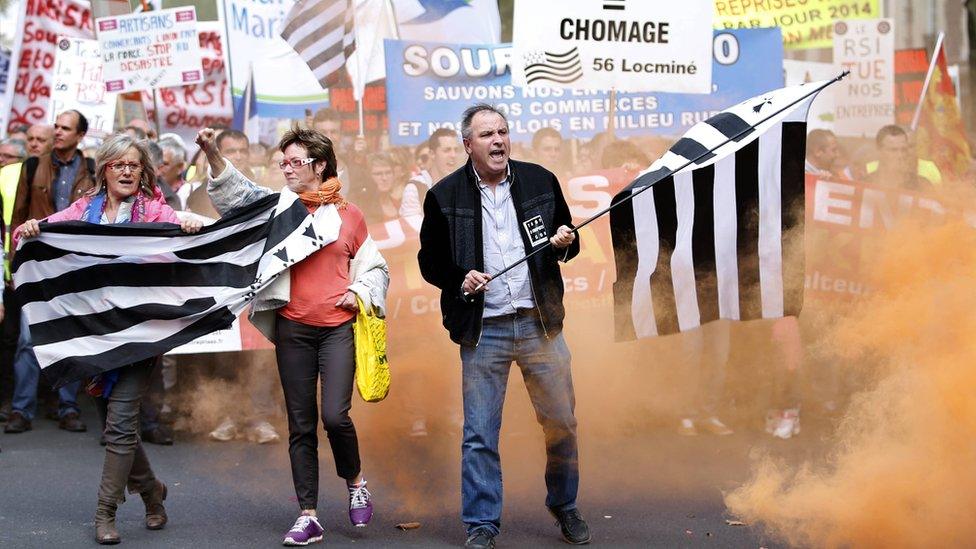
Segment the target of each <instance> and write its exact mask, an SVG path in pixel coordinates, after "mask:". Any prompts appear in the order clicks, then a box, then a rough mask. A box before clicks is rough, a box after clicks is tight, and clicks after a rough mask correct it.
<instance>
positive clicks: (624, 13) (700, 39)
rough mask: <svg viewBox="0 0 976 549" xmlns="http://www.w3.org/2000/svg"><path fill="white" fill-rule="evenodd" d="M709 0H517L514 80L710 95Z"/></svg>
mask: <svg viewBox="0 0 976 549" xmlns="http://www.w3.org/2000/svg"><path fill="white" fill-rule="evenodd" d="M713 9H714V6H713V2H712V1H711V0H685V1H683V2H649V1H647V0H563V1H561V2H559V5H558V8H554V6H553V4H552V3H550V2H540V1H538V0H516V1H515V18H514V19H515V21H514V29H513V34H512V46H513V56H514V59H513V60H512V81H513V83H514V84H515V85H516V86H521V87H526V86H535V87H547V88H572V89H589V90H593V89H598V90H609V89H617V90H619V91H633V92H639V91H660V92H677V93H710V92H711V91H712V12H713Z"/></svg>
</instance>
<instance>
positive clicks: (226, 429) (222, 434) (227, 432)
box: [210, 417, 237, 442]
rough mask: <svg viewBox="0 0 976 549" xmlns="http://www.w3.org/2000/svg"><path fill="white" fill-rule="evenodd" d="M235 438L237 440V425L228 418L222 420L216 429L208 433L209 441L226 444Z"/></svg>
mask: <svg viewBox="0 0 976 549" xmlns="http://www.w3.org/2000/svg"><path fill="white" fill-rule="evenodd" d="M235 438H237V424H236V423H234V420H233V419H231V418H229V417H227V418H224V421H221V422H220V425H218V426H217V428H216V429H214V430H213V431H210V440H216V441H218V442H228V441H231V440H234V439H235Z"/></svg>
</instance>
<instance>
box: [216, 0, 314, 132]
mask: <svg viewBox="0 0 976 549" xmlns="http://www.w3.org/2000/svg"><path fill="white" fill-rule="evenodd" d="M294 4H295V1H294V0H279V1H275V2H268V1H266V0H222V1H221V2H218V3H217V9H218V11H219V12H220V17H221V20H223V21H224V23H225V25H226V29H225V34H224V36H225V37H226V39H227V42H226V45H227V49H228V50H229V59H230V63H229V67H230V80H231V93H232V95H233V101H234V111H235V112H237V111H238V110H242V109H243V108H244V102H243V101H244V93H245V91H246V88H247V85H248V82H249V81H250V80H252V75H253V86H254V98H253V100H254V105H253V106H254V107H255V109H256V112H255V110H252V111H250V113H249V114H250V115H251V116H261V117H269V118H303V117H304V116H305V109H311V110H316V109H318V108H321V107H325V106H328V104H329V92H328V91H326V90H324V89H322V86H321V85H320V84H319V82H318V81H317V80H316V79H315V76H314V75H313V74H312V70H311V69H309V68H308V65H307V64H306V63H305V61H303V60H302V58H301V57H299V55H298V54H297V53H295V50H293V49H292V48H291V46H289V45H288V43H287V42H285V41H284V39H282V38H281V36H280V33H281V29H282V27H283V22H284V20H285V15H286V14H287V13H288V10H290V9H291V7H292V6H293V5H294Z"/></svg>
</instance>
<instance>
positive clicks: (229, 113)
mask: <svg viewBox="0 0 976 549" xmlns="http://www.w3.org/2000/svg"><path fill="white" fill-rule="evenodd" d="M198 25H199V26H198V37H199V45H200V58H201V65H202V67H203V81H201V82H198V83H195V84H187V85H185V86H174V87H169V88H161V89H159V90H157V91H156V92H155V93H156V101H155V106H154V104H153V92H152V91H144V92H142V102H143V105H144V106H145V108H146V112H147V114H148V117H149V119H150V120H159V134H160V135H162V134H164V133H175V134H177V135H179V136H180V137H182V138H183V140H184V141H185V142H186V143H192V142H193V138H194V137H195V136H196V134H197V131H199V130H200V128H204V127H213V126H227V127H229V126H230V125H231V122H232V121H233V115H234V113H233V108H232V106H231V101H230V81H229V80H228V77H227V56H226V55H225V53H226V49H225V47H224V37H223V25H221V24H220V23H217V22H205V21H201V22H200V23H199V24H198ZM157 107H158V108H159V116H158V118H157V116H156V112H155V109H156V108H157Z"/></svg>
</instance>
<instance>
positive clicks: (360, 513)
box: [348, 480, 373, 528]
mask: <svg viewBox="0 0 976 549" xmlns="http://www.w3.org/2000/svg"><path fill="white" fill-rule="evenodd" d="M348 488H349V520H350V521H352V525H353V526H355V527H356V528H365V527H366V525H367V524H369V519H371V518H373V501H372V500H371V499H370V496H369V490H367V489H366V480H363V481H362V482H361V483H359V484H350V485H349V486H348Z"/></svg>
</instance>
